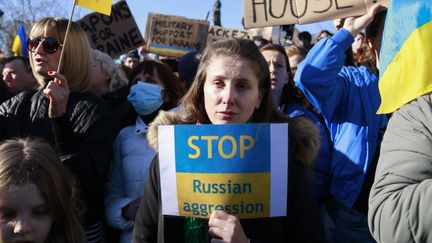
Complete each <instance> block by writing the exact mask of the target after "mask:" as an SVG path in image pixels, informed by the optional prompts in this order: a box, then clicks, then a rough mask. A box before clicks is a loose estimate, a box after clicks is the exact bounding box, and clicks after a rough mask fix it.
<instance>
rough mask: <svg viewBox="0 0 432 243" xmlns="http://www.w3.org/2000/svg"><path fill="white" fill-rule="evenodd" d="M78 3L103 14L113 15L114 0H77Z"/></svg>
mask: <svg viewBox="0 0 432 243" xmlns="http://www.w3.org/2000/svg"><path fill="white" fill-rule="evenodd" d="M76 4H77V5H78V6H81V7H84V8H88V9H91V10H93V11H96V12H98V13H101V14H105V15H108V16H109V15H111V5H112V0H76Z"/></svg>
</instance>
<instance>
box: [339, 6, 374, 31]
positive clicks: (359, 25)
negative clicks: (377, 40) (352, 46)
mask: <svg viewBox="0 0 432 243" xmlns="http://www.w3.org/2000/svg"><path fill="white" fill-rule="evenodd" d="M380 8H381V4H379V3H376V4H374V5H373V6H372V7H371V8H370V9H369V11H368V12H367V13H366V14H365V15H363V16H360V17H350V18H346V19H345V22H344V25H343V27H344V29H346V30H348V31H349V32H350V33H351V35H352V36H353V37H354V38H355V37H356V35H357V34H358V33H360V31H361V30H362V29H364V28H366V27H367V26H368V25H369V24H370V23H372V21H373V19H374V16H375V14H376V13H377V12H378V10H379V9H380Z"/></svg>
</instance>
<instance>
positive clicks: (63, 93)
mask: <svg viewBox="0 0 432 243" xmlns="http://www.w3.org/2000/svg"><path fill="white" fill-rule="evenodd" d="M48 75H49V76H50V77H52V78H54V79H53V80H52V81H50V82H49V83H48V85H47V86H46V87H45V89H44V91H43V93H44V95H45V96H46V97H47V98H48V99H49V107H48V117H49V118H56V117H60V116H62V115H63V114H65V113H66V107H67V102H68V98H69V93H70V91H69V85H68V82H67V80H66V77H65V76H63V75H62V74H60V73H58V72H55V71H49V72H48Z"/></svg>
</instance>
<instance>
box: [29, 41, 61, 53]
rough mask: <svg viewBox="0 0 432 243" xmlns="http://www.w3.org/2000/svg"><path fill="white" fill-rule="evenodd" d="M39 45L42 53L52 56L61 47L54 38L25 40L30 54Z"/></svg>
mask: <svg viewBox="0 0 432 243" xmlns="http://www.w3.org/2000/svg"><path fill="white" fill-rule="evenodd" d="M39 44H42V47H43V50H44V52H46V53H48V54H53V53H54V52H56V51H57V50H58V49H59V47H62V46H63V44H60V43H59V42H58V40H57V39H56V38H54V37H46V38H40V37H36V38H34V39H30V38H29V39H28V40H27V46H28V49H29V50H30V51H31V52H34V51H35V50H36V48H37V47H38V46H39Z"/></svg>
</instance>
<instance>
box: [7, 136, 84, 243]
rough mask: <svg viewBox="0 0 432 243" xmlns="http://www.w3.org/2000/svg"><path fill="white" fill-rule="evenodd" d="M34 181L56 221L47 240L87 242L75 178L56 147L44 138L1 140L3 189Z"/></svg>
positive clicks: (73, 242)
mask: <svg viewBox="0 0 432 243" xmlns="http://www.w3.org/2000/svg"><path fill="white" fill-rule="evenodd" d="M26 184H34V185H35V186H37V188H38V189H39V190H40V192H41V194H42V196H43V198H44V200H45V203H46V205H47V208H48V210H49V213H50V215H51V217H52V218H53V225H52V228H51V231H50V234H49V236H48V240H47V241H46V242H53V243H54V242H67V243H81V242H83V236H84V233H83V232H84V231H83V230H82V228H81V225H80V223H79V221H78V219H77V216H76V214H75V210H74V208H75V205H76V201H75V198H76V189H75V184H74V178H73V177H72V176H71V175H70V173H69V172H68V171H67V169H66V168H65V167H64V166H63V164H62V162H61V161H60V159H59V158H58V157H57V155H56V153H55V152H54V149H53V148H51V146H50V145H49V144H48V143H46V142H45V141H43V140H42V139H30V138H24V139H12V140H6V141H4V142H2V143H1V144H0V193H2V192H6V191H9V190H12V189H13V187H15V186H20V185H26Z"/></svg>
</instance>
